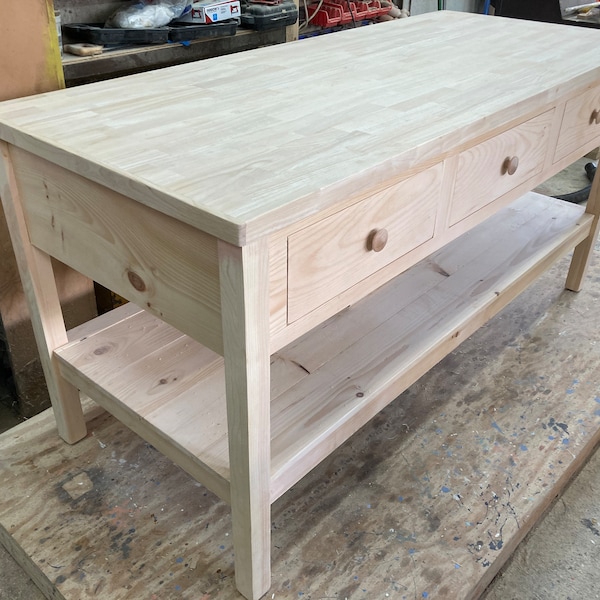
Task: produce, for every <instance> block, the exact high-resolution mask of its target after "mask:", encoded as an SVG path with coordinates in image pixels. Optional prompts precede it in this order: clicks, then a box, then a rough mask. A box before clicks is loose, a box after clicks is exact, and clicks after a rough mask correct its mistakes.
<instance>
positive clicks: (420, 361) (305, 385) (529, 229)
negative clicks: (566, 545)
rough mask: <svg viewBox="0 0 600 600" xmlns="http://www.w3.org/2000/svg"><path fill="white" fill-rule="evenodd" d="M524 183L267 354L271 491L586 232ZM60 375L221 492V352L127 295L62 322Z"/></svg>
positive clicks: (285, 485) (581, 221)
mask: <svg viewBox="0 0 600 600" xmlns="http://www.w3.org/2000/svg"><path fill="white" fill-rule="evenodd" d="M591 223H592V216H591V215H588V214H586V213H584V209H583V208H582V207H579V206H577V205H573V204H568V203H565V202H562V201H559V200H555V199H552V198H547V197H545V196H541V195H539V194H534V193H530V194H527V195H526V196H523V197H522V198H521V199H519V200H518V201H517V202H515V203H514V204H513V205H511V206H509V207H507V208H505V209H503V210H502V211H500V212H499V213H497V214H496V215H495V216H494V217H492V218H491V219H489V220H488V221H486V222H485V223H483V224H482V225H480V226H478V227H477V228H475V229H473V230H471V231H470V232H469V233H468V234H465V235H464V236H462V237H461V238H459V239H457V240H455V241H454V242H452V243H450V244H448V245H447V246H446V247H444V248H443V249H442V250H440V251H438V252H436V253H435V254H433V255H432V256H430V257H429V258H428V259H426V260H424V261H422V262H420V263H419V264H417V265H416V266H415V267H413V268H411V269H409V270H408V271H406V272H405V273H403V274H402V275H400V276H399V277H397V278H396V279H394V280H393V281H391V282H389V283H388V284H386V285H385V286H383V287H382V288H380V289H379V290H377V291H376V292H374V293H373V294H371V295H370V296H368V297H367V298H365V299H364V300H362V301H361V302H359V303H357V304H356V305H354V306H352V307H349V308H348V309H346V310H345V311H342V312H341V313H339V314H338V315H336V316H335V317H333V318H331V319H329V320H328V321H326V322H325V323H323V324H322V325H320V326H319V327H317V328H315V329H314V330H313V331H311V332H309V333H308V334H306V335H304V336H303V337H301V338H300V339H298V340H296V341H295V342H293V343H292V344H290V345H289V346H287V347H285V348H283V349H282V350H280V351H279V352H277V353H276V354H274V355H273V356H272V357H271V415H272V417H271V497H272V501H274V500H275V499H277V498H278V497H279V496H281V495H282V494H283V493H284V492H285V491H286V490H288V489H289V488H290V487H291V486H292V485H293V484H294V483H296V482H297V481H298V480H299V479H301V478H302V477H303V476H304V475H305V474H306V473H308V471H310V470H311V469H312V468H314V467H315V466H316V465H317V464H318V463H319V462H320V461H321V460H323V458H325V457H326V456H328V455H329V454H330V453H331V452H332V451H333V450H334V449H335V448H336V447H338V446H339V445H340V444H342V443H343V442H344V441H345V440H346V439H348V438H349V437H350V436H351V435H352V434H353V433H355V432H356V431H357V430H358V429H359V428H360V427H361V426H362V425H364V424H365V423H366V422H367V421H368V420H369V419H370V418H372V417H373V416H374V415H375V414H377V412H379V411H380V410H381V409H382V408H383V407H384V406H385V405H386V404H388V403H389V402H391V401H392V400H393V399H394V398H396V397H397V396H398V395H399V394H400V393H401V392H402V391H403V390H404V389H406V388H407V387H408V386H409V385H411V384H412V383H413V382H414V381H415V380H416V379H418V378H419V377H420V376H421V375H422V374H423V373H425V372H426V371H428V370H429V369H430V368H431V367H432V366H433V365H434V364H436V363H437V362H438V361H439V360H440V359H441V358H443V357H444V356H445V355H446V354H448V353H449V352H450V351H451V350H452V349H454V348H455V347H456V346H458V345H459V344H460V343H461V342H462V341H463V340H464V339H466V338H467V337H468V336H469V335H470V334H471V333H473V332H474V331H475V330H476V329H478V328H479V327H480V326H481V325H482V324H483V323H485V322H486V321H487V320H488V319H489V318H491V317H492V316H493V315H494V314H496V313H497V312H498V311H499V310H500V309H502V308H503V307H504V306H506V304H508V303H509V302H510V301H511V300H512V299H513V298H514V297H515V296H517V295H518V294H519V293H520V292H521V291H523V290H524V289H525V288H526V287H527V286H528V285H529V284H530V283H531V282H532V281H533V280H535V279H536V278H537V277H538V276H539V275H540V274H541V273H542V272H543V271H544V270H545V269H546V268H547V267H549V266H550V265H551V264H552V263H553V262H554V261H555V260H556V259H558V258H559V257H560V256H562V255H564V254H565V253H567V252H568V251H569V250H571V249H572V248H573V247H574V246H576V245H577V244H578V243H579V242H580V241H582V240H583V239H584V238H585V237H586V236H587V235H588V233H589V230H590V227H591ZM70 340H71V341H70V342H69V343H68V344H66V345H65V346H63V347H61V348H60V349H58V350H57V351H56V356H57V358H58V362H59V365H60V369H61V372H62V374H63V376H64V377H65V378H67V379H68V380H69V381H70V382H71V383H73V384H74V385H75V386H77V387H78V388H79V389H80V390H81V391H82V392H83V393H85V394H87V395H89V396H90V397H91V398H93V399H94V400H95V401H96V402H98V403H99V404H100V405H101V406H103V407H104V408H106V409H107V410H108V411H109V412H111V413H112V414H114V415H115V416H116V417H117V418H118V419H119V420H120V421H122V422H123V423H124V424H125V425H127V426H128V427H130V428H131V429H132V430H133V431H135V432H136V433H138V434H139V435H140V436H141V437H143V438H144V439H146V440H147V441H148V442H150V443H152V444H153V445H155V446H156V447H157V448H158V449H159V450H160V451H161V452H163V453H164V454H165V455H167V456H168V457H169V458H171V459H172V460H174V461H175V462H176V463H177V464H179V465H180V466H181V467H182V468H183V469H185V470H186V471H188V472H189V473H190V474H191V475H192V476H193V477H195V478H196V479H197V480H198V481H200V482H202V483H203V484H204V485H206V487H208V488H209V489H211V490H213V491H214V492H215V493H217V494H218V495H219V496H221V497H222V498H223V499H225V500H229V465H228V450H227V419H226V407H225V379H224V372H223V359H222V358H221V357H220V356H218V355H217V354H215V353H213V352H212V351H210V350H208V349H207V348H205V347H203V346H201V345H200V344H198V343H197V342H195V341H193V340H192V339H190V338H188V337H187V336H185V335H183V334H181V333H180V332H179V331H177V330H175V329H173V328H172V327H170V326H168V325H166V324H165V323H163V322H161V321H160V320H159V319H156V318H155V317H153V316H151V315H149V314H147V313H145V312H144V311H143V310H141V309H139V308H137V307H134V306H131V305H126V306H124V307H120V308H118V309H116V310H115V311H113V312H112V313H108V314H106V315H103V316H101V317H99V318H98V319H95V320H94V321H91V322H89V323H87V324H85V325H83V326H81V327H80V328H77V329H75V330H72V331H71V332H70Z"/></svg>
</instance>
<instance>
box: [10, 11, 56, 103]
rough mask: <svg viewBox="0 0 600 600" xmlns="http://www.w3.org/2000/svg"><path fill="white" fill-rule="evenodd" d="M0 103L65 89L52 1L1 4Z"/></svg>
mask: <svg viewBox="0 0 600 600" xmlns="http://www.w3.org/2000/svg"><path fill="white" fill-rule="evenodd" d="M0 57H1V60H0V82H1V83H0V100H8V99H10V98H16V97H20V96H29V95H31V94H39V93H42V92H48V91H51V90H56V89H60V88H64V87H65V80H64V75H63V69H62V63H61V57H60V49H59V47H58V35H57V31H56V21H55V18H54V3H53V1H52V0H28V1H27V2H22V0H4V1H3V2H2V3H0Z"/></svg>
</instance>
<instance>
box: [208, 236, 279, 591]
mask: <svg viewBox="0 0 600 600" xmlns="http://www.w3.org/2000/svg"><path fill="white" fill-rule="evenodd" d="M219 265H220V268H219V274H220V281H221V314H222V320H223V342H224V354H225V381H226V391H227V421H228V434H229V462H230V472H231V512H232V521H233V546H234V552H235V577H236V584H237V587H238V589H239V591H240V592H241V593H242V594H243V595H244V596H245V597H246V598H248V599H249V600H257V599H258V598H260V597H261V596H263V595H264V594H265V593H266V592H267V591H268V589H269V587H270V585H271V498H270V462H271V453H270V437H271V436H270V425H271V424H270V356H269V307H268V246H267V243H266V241H265V240H260V241H259V242H256V243H253V244H251V245H248V246H244V247H243V248H238V247H235V246H231V245H229V244H226V243H224V242H220V243H219Z"/></svg>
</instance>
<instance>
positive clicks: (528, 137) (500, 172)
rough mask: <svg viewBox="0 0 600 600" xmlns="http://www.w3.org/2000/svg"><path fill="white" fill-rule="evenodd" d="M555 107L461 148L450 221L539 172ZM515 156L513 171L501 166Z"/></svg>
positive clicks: (454, 220)
mask: <svg viewBox="0 0 600 600" xmlns="http://www.w3.org/2000/svg"><path fill="white" fill-rule="evenodd" d="M553 118H554V110H551V111H548V112H546V113H543V114H542V115H540V116H538V117H535V118H534V119H531V120H529V121H526V122H525V123H523V124H521V125H519V126H517V127H514V128H512V129H510V130H509V131H506V132H504V133H501V134H500V135H497V136H495V137H493V138H492V139H490V140H487V141H485V142H482V143H481V144H478V145H476V146H474V147H473V148H469V150H465V151H464V152H461V154H460V155H459V158H458V168H457V173H456V179H455V182H454V191H453V194H452V206H451V209H450V217H449V219H450V222H449V224H450V225H454V224H455V223H457V222H458V221H461V220H462V219H464V218H465V217H467V216H469V215H471V214H473V213H474V212H475V211H476V210H478V209H480V208H482V207H483V206H485V205H486V204H489V203H490V202H492V201H493V200H495V199H496V198H498V197H499V196H502V195H503V194H506V193H507V192H509V191H510V190H512V189H513V188H515V187H517V186H518V185H519V184H520V183H523V182H524V181H527V180H528V179H530V178H531V177H533V176H535V175H538V174H539V173H540V172H541V171H542V169H543V166H544V160H545V158H546V154H547V153H548V152H552V148H551V147H550V148H549V145H548V137H549V133H550V128H551V125H552V122H553ZM507 158H508V159H509V160H510V159H516V165H513V166H514V171H513V172H512V173H511V172H510V170H512V169H510V170H509V169H508V168H507V169H504V166H505V163H506V160H507Z"/></svg>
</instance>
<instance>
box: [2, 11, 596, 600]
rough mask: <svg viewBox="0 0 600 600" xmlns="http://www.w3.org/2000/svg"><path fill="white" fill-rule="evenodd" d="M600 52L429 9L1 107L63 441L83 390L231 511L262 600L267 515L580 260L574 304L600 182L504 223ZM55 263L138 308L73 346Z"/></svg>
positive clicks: (545, 170) (569, 136) (573, 131)
mask: <svg viewBox="0 0 600 600" xmlns="http://www.w3.org/2000/svg"><path fill="white" fill-rule="evenodd" d="M559 32H560V36H559V40H560V43H557V40H556V38H557V35H558V33H559ZM598 40H599V37H598V32H596V31H580V30H570V29H569V28H566V27H565V28H560V29H558V28H557V27H556V26H553V25H548V24H540V23H527V22H519V21H510V20H504V19H499V18H489V17H485V16H481V15H465V14H454V13H447V12H441V13H436V14H433V15H425V16H422V17H418V18H414V19H409V20H407V21H400V22H391V23H389V24H383V25H379V26H377V27H367V28H362V29H358V30H354V31H349V32H345V33H342V34H339V35H332V36H328V37H323V38H319V39H315V40H310V41H307V42H301V43H292V44H289V45H286V46H284V47H278V48H264V49H260V50H258V51H252V52H248V53H244V54H240V55H236V56H233V57H224V58H220V59H215V60H212V61H207V62H205V63H203V64H202V65H201V66H198V65H193V66H188V65H183V66H179V67H173V68H170V69H167V70H164V71H157V72H153V73H148V74H142V75H137V76H133V77H129V78H123V79H120V80H115V81H110V82H103V83H99V84H93V85H89V86H84V87H81V88H76V89H70V90H64V91H61V92H57V93H53V94H47V95H42V96H39V97H35V98H32V99H25V100H20V101H14V102H10V103H6V104H4V105H1V106H0V139H2V140H4V142H3V143H2V158H3V163H2V164H3V170H2V172H1V177H2V180H1V181H2V200H3V203H4V205H5V211H6V213H7V218H8V221H9V226H10V228H11V235H12V237H13V243H14V246H15V252H16V254H17V256H18V258H19V260H20V266H21V271H22V273H21V275H22V278H23V280H24V286H25V288H26V290H27V292H28V297H29V301H30V305H31V310H32V313H33V320H34V323H35V324H36V329H37V338H38V343H39V345H40V351H41V354H42V359H43V361H44V363H45V367H46V376H47V381H48V386H49V389H50V394H51V397H52V398H53V408H54V412H55V416H56V421H57V423H58V429H59V433H60V435H61V436H62V437H63V438H64V439H65V440H67V441H69V442H73V443H74V442H77V441H79V440H81V439H82V438H84V437H86V435H87V432H88V430H87V427H86V423H85V418H84V415H83V412H82V411H81V408H80V402H79V391H81V392H83V393H85V394H87V395H89V396H90V397H91V398H92V399H93V400H95V401H96V402H97V403H98V404H100V405H101V406H103V407H104V408H106V409H107V410H108V411H109V412H111V413H112V414H113V415H114V416H115V417H116V418H117V419H118V420H119V421H120V422H122V423H123V424H124V425H126V426H128V427H129V428H131V429H132V430H134V431H135V432H137V433H138V434H140V436H142V437H143V438H145V439H146V440H147V441H148V442H150V443H151V444H152V445H153V446H154V447H156V448H158V449H159V450H160V451H161V452H163V453H164V454H165V455H166V456H168V457H169V458H170V459H172V460H173V461H174V462H176V463H177V464H179V465H180V466H181V467H182V468H183V469H185V470H186V471H188V472H189V473H190V474H191V475H192V476H193V477H194V478H195V479H196V480H198V481H199V482H201V483H202V484H203V485H204V486H206V488H208V489H209V490H211V491H212V492H215V493H216V494H217V495H218V496H220V497H221V498H222V499H224V500H225V501H227V502H229V503H230V505H231V512H232V532H233V535H232V538H233V547H234V551H235V557H236V569H235V576H236V582H237V586H238V589H239V590H240V591H241V592H242V594H244V595H245V596H246V597H247V598H249V599H256V598H259V597H261V596H262V595H264V594H265V593H266V592H267V591H268V590H269V586H270V581H271V573H270V564H271V527H272V518H271V504H272V503H273V502H275V501H276V500H277V499H279V498H280V497H281V496H282V495H283V494H284V493H285V492H286V491H287V490H289V489H290V488H291V487H292V486H293V485H294V484H296V483H297V482H299V481H300V480H301V479H302V478H303V477H304V476H305V475H306V474H307V473H308V472H310V471H311V470H312V469H313V468H315V467H316V466H317V465H318V464H319V463H321V461H322V460H323V459H325V458H326V457H328V456H329V455H330V454H331V452H332V451H333V450H334V449H335V448H337V447H338V446H340V445H341V444H342V443H343V442H344V441H345V440H347V439H348V438H349V437H350V436H351V435H352V434H354V433H355V432H356V431H357V430H358V429H359V428H361V427H362V426H363V425H365V423H367V422H368V421H369V420H371V419H372V418H373V417H374V416H375V415H377V413H378V412H380V411H381V410H382V409H383V408H384V407H385V406H386V405H388V404H389V403H390V402H391V401H392V400H393V399H394V398H395V397H396V396H397V395H398V394H399V393H400V392H402V391H403V390H404V389H406V388H407V386H409V385H410V384H411V383H412V382H414V381H415V380H416V379H418V378H419V377H420V376H421V375H422V374H423V373H425V372H427V371H428V370H429V369H430V368H431V367H432V366H433V365H434V364H435V363H437V362H438V361H439V360H441V359H442V358H443V357H444V356H445V355H446V354H448V352H450V351H451V350H452V349H454V348H456V346H458V344H460V343H461V342H462V341H463V340H464V339H465V338H466V337H467V336H468V335H470V334H471V333H472V332H473V331H475V330H476V329H477V328H478V327H480V326H481V325H482V324H483V323H485V322H486V321H487V320H488V319H489V318H490V317H491V316H492V315H494V314H495V313H496V312H498V311H499V310H500V309H501V308H503V307H504V306H505V305H506V304H507V303H508V302H510V301H511V300H512V299H514V298H515V296H516V295H517V294H519V293H520V292H522V291H523V290H524V289H526V288H527V287H528V286H529V285H530V284H531V283H532V282H533V281H534V280H535V279H536V278H537V277H539V275H540V274H541V273H542V272H543V271H544V270H545V269H547V268H548V267H549V266H550V265H552V264H553V263H554V262H555V261H556V260H557V259H558V258H560V257H561V256H563V255H564V254H566V253H567V252H569V251H570V250H572V249H573V248H575V252H574V255H573V260H572V263H571V267H570V269H569V274H568V277H567V287H568V288H569V289H573V290H578V289H579V288H580V286H581V283H582V280H583V277H584V275H585V272H586V268H587V264H588V260H589V256H590V253H591V249H592V247H593V243H594V240H595V237H596V233H597V228H598V213H599V212H600V195H599V194H598V192H597V185H595V186H594V189H593V190H592V194H591V198H590V201H589V202H588V205H587V208H586V209H584V208H581V207H578V206H574V205H570V204H567V203H563V202H561V201H558V200H553V199H550V198H546V197H544V196H540V195H538V194H527V195H525V196H523V197H522V198H520V199H519V200H518V201H515V200H516V198H518V197H519V196H521V195H522V194H523V193H525V192H527V191H528V190H530V189H532V188H533V187H534V186H535V185H536V184H538V183H540V182H541V181H543V180H545V179H547V178H548V177H549V176H550V175H552V174H553V173H555V172H557V171H558V170H560V169H561V168H563V167H564V166H566V165H568V164H570V163H571V162H572V161H573V160H574V159H575V158H579V157H580V156H581V155H583V154H584V153H586V152H588V151H589V150H591V149H592V148H593V147H595V146H596V145H597V143H598V138H599V134H600V116H599V114H600V112H599V111H600V57H598V58H596V54H595V48H596V47H597V43H598ZM365 49H368V50H369V51H368V52H366V51H365ZM449 49H451V52H450V51H448V50H449ZM588 55H589V58H586V60H581V59H580V57H581V56H586V57H588ZM407 65H408V66H407ZM400 66H402V68H400ZM50 256H54V257H56V258H58V259H59V260H61V261H63V262H65V263H67V264H68V265H69V266H71V267H73V268H75V269H76V270H78V271H80V272H82V273H84V274H85V275H87V276H89V277H91V278H93V279H95V280H97V281H99V282H100V283H101V284H103V285H104V286H106V287H108V288H109V289H112V290H114V291H116V292H117V293H119V294H120V295H122V296H124V297H125V298H127V299H128V300H130V301H131V302H132V303H131V304H128V305H125V306H124V307H121V308H119V309H117V310H115V311H113V312H112V313H109V314H107V315H103V316H101V317H99V318H98V319H96V320H94V321H92V322H90V323H87V324H85V325H83V326H81V327H79V328H77V329H75V330H72V331H70V332H68V333H67V332H66V331H65V329H64V327H63V325H62V319H61V314H60V307H59V304H58V301H57V296H56V289H55V285H54V280H53V276H52V270H51V266H50ZM553 418H555V419H556V417H553ZM553 423H554V422H553ZM561 423H562V421H561ZM547 426H552V423H550V422H549V423H548V424H547ZM497 427H498V428H499V430H498V433H499V434H500V433H502V432H503V431H504V429H503V428H502V426H501V425H499V424H497ZM557 427H558V426H557ZM559 429H560V427H559ZM88 439H89V437H88ZM410 465H411V461H410V460H407V468H410ZM88 478H89V475H88ZM90 481H91V479H90ZM65 483H66V482H65ZM75 483H76V484H79V482H75ZM92 484H93V482H92ZM73 485H75V484H73ZM81 485H82V486H84V487H86V486H87V487H89V485H90V483H89V482H88V481H87V480H85V478H84V480H83V481H81ZM61 488H64V485H61ZM75 489H77V488H75ZM90 489H91V488H90ZM199 490H200V488H199ZM444 490H447V491H448V493H450V491H451V487H450V486H447V485H444V486H443V489H442V493H445V492H444ZM513 491H514V490H513ZM493 492H494V494H496V496H498V494H499V492H497V491H496V490H493ZM67 493H69V492H68V488H67ZM198 493H199V494H200V493H204V492H201V491H199V492H198ZM511 493H512V492H511ZM457 498H458V499H456V500H455V501H456V502H459V503H460V499H461V495H460V493H458V494H457ZM495 501H496V500H495V497H494V496H491V497H490V499H489V500H488V503H487V506H488V507H490V510H492V507H493V505H494V502H495ZM184 510H185V509H184ZM154 514H156V513H154ZM441 522H443V520H442V521H440V523H441ZM391 529H394V527H391ZM497 533H498V536H497V535H496V534H494V539H493V540H491V541H492V542H493V543H496V542H499V541H501V537H502V535H503V530H500V531H499V532H497ZM119 539H120V538H119ZM119 543H120V542H119ZM123 543H124V544H125V546H126V547H127V545H128V544H129V542H125V541H124V542H123ZM198 550H199V552H202V549H201V547H199V549H198ZM65 577H66V576H65ZM65 582H66V580H62V583H63V584H64V583H65ZM81 585H83V586H84V587H85V586H86V585H87V583H86V584H83V583H81Z"/></svg>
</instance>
